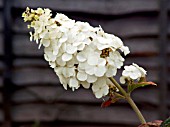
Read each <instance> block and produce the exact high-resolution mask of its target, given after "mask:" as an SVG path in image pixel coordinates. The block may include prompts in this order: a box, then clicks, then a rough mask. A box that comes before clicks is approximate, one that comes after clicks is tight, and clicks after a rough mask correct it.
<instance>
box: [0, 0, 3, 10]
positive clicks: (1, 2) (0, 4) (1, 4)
mask: <svg viewBox="0 0 170 127" xmlns="http://www.w3.org/2000/svg"><path fill="white" fill-rule="evenodd" d="M3 5H4V3H3V0H0V8H2V7H3Z"/></svg>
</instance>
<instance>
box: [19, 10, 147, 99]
mask: <svg viewBox="0 0 170 127" xmlns="http://www.w3.org/2000/svg"><path fill="white" fill-rule="evenodd" d="M22 16H23V18H24V21H28V22H30V25H29V26H28V28H33V29H34V31H33V32H30V36H31V37H30V40H31V41H32V40H34V41H36V43H38V44H39V48H40V47H41V45H42V46H44V58H45V60H46V61H48V62H49V65H50V67H51V68H53V69H54V71H55V73H56V74H57V76H58V77H59V80H60V82H61V84H63V87H64V88H65V89H67V88H68V87H69V88H71V89H72V90H75V89H78V88H79V87H80V86H82V87H84V88H86V89H89V88H91V89H92V91H93V93H94V94H95V96H96V98H102V97H103V96H106V95H108V93H109V85H110V83H109V82H108V81H107V79H108V78H109V77H112V76H115V75H116V73H117V69H120V68H121V67H122V66H123V62H124V58H123V57H122V55H121V53H120V52H123V53H124V55H127V54H129V53H130V51H129V48H128V47H127V46H124V45H123V42H122V41H121V39H120V38H118V37H116V36H114V35H112V34H108V33H105V32H104V31H103V29H102V28H101V27H100V26H99V27H92V26H90V24H89V23H87V22H80V21H75V20H72V19H70V18H68V17H67V16H66V15H64V14H60V13H57V14H56V16H55V17H54V18H52V14H51V10H49V9H42V8H38V9H37V10H32V9H29V8H27V9H26V11H25V12H24V13H23V15H22ZM129 68H130V69H129ZM128 70H133V71H134V73H135V76H134V75H133V73H132V72H129V71H128ZM142 72H143V73H142ZM144 74H145V72H144V71H143V70H142V68H140V67H138V66H137V65H133V67H126V70H125V71H124V72H123V76H126V77H130V78H132V79H136V78H138V77H141V76H143V75H144Z"/></svg>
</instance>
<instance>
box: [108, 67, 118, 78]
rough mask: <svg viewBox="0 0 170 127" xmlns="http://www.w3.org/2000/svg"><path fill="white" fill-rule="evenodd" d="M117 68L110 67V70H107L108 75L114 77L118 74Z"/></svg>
mask: <svg viewBox="0 0 170 127" xmlns="http://www.w3.org/2000/svg"><path fill="white" fill-rule="evenodd" d="M116 72H117V69H116V68H113V67H109V68H108V70H107V71H106V76H107V77H113V76H115V75H116Z"/></svg>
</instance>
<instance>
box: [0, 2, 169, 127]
mask: <svg viewBox="0 0 170 127" xmlns="http://www.w3.org/2000/svg"><path fill="white" fill-rule="evenodd" d="M27 6H28V7H31V8H37V7H48V8H51V9H52V10H53V12H54V14H55V11H57V12H62V13H64V14H66V15H68V16H69V17H70V18H73V19H76V20H81V21H87V22H89V23H90V24H91V25H93V26H98V25H101V26H102V27H103V29H104V30H105V31H106V32H108V33H113V34H115V35H117V36H119V37H121V38H122V39H123V41H124V43H125V45H127V46H129V47H130V50H131V55H128V56H127V57H126V60H127V61H126V62H125V64H130V63H132V62H135V63H137V64H139V65H141V66H143V67H144V68H145V69H146V70H147V71H148V80H152V81H155V82H156V83H158V87H146V88H141V89H138V90H137V91H136V92H135V93H134V95H133V98H134V100H135V102H136V103H137V105H138V106H139V108H140V109H141V111H142V113H143V114H144V116H145V117H146V119H147V121H152V120H155V119H165V118H166V117H168V116H169V115H170V85H169V83H170V78H169V73H170V72H169V69H170V64H169V63H170V60H169V57H170V44H169V43H168V41H169V37H170V25H169V18H170V15H169V14H170V13H169V10H170V1H168V0H4V1H3V0H0V124H1V125H2V127H33V126H34V127H36V125H37V127H38V126H39V125H40V126H41V127H68V126H69V127H70V126H76V127H99V126H100V127H101V126H103V127H106V126H107V127H137V125H138V124H139V121H138V119H137V118H136V115H135V113H134V112H133V111H132V110H131V108H130V106H129V105H128V104H127V103H126V102H124V101H121V102H118V103H116V104H114V105H112V106H111V107H109V108H104V109H103V108H101V107H100V104H101V103H102V100H98V99H96V98H95V97H94V95H93V94H92V93H91V91H90V90H84V89H79V90H76V91H75V92H72V91H71V90H67V91H65V90H64V89H63V87H62V86H61V85H60V83H59V81H58V78H57V76H56V75H55V73H54V72H53V70H52V69H50V68H49V65H48V64H47V62H45V61H44V59H43V49H40V50H37V49H38V48H37V47H38V46H37V45H36V44H35V43H33V42H29V35H28V30H27V27H26V24H25V23H24V22H23V20H22V18H21V14H22V12H23V11H24V10H25V8H26V7H27Z"/></svg>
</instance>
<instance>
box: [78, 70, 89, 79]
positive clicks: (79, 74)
mask: <svg viewBox="0 0 170 127" xmlns="http://www.w3.org/2000/svg"><path fill="white" fill-rule="evenodd" d="M77 79H78V80H80V81H85V80H86V79H87V74H86V73H84V72H78V73H77Z"/></svg>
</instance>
